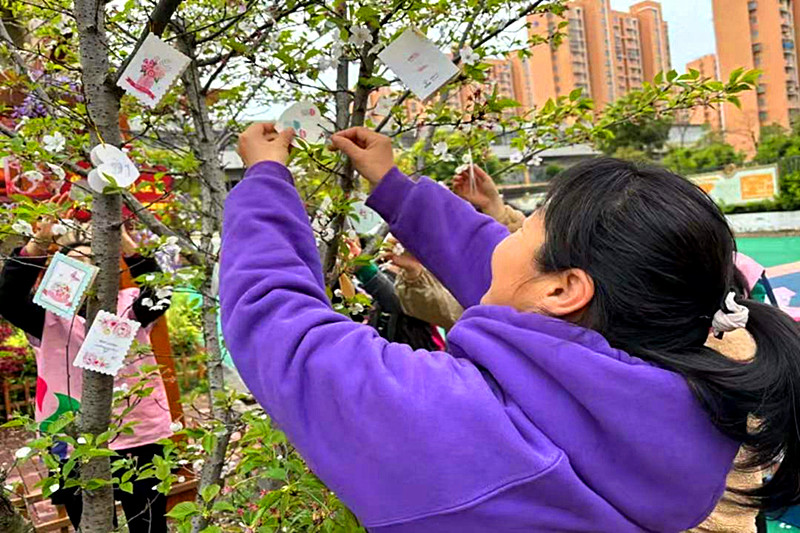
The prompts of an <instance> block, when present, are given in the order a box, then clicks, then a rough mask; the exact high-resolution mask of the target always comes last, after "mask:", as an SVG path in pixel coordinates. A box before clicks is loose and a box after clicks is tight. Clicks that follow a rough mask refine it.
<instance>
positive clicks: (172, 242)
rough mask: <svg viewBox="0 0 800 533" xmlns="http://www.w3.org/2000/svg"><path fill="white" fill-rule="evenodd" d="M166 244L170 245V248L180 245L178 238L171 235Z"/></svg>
mask: <svg viewBox="0 0 800 533" xmlns="http://www.w3.org/2000/svg"><path fill="white" fill-rule="evenodd" d="M166 243H167V244H169V245H170V246H175V245H176V244H178V237H176V236H175V235H170V236H169V237H167V241H166Z"/></svg>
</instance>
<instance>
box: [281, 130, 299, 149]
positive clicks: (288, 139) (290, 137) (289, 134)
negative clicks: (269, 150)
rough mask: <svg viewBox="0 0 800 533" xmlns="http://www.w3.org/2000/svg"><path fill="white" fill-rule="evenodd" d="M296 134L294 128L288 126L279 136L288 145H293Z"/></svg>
mask: <svg viewBox="0 0 800 533" xmlns="http://www.w3.org/2000/svg"><path fill="white" fill-rule="evenodd" d="M295 135H296V134H295V131H294V128H286V129H285V130H283V131H282V132H281V133H280V135H279V137H280V139H281V140H282V141H283V142H284V144H285V145H286V146H291V145H292V142H294V136H295Z"/></svg>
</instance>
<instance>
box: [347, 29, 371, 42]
mask: <svg viewBox="0 0 800 533" xmlns="http://www.w3.org/2000/svg"><path fill="white" fill-rule="evenodd" d="M348 42H349V43H351V44H354V45H356V46H364V44H365V43H370V44H372V32H371V31H369V28H367V27H366V26H353V27H352V28H350V39H349V40H348Z"/></svg>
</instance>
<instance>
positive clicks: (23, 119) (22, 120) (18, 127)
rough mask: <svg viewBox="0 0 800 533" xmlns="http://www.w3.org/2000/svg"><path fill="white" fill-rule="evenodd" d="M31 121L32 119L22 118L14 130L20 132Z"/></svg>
mask: <svg viewBox="0 0 800 533" xmlns="http://www.w3.org/2000/svg"><path fill="white" fill-rule="evenodd" d="M29 120H30V117H22V119H21V120H20V121H19V122H18V123H17V125H16V127H15V128H14V131H19V130H21V129H22V128H24V127H25V126H26V125H27V124H28V121H29Z"/></svg>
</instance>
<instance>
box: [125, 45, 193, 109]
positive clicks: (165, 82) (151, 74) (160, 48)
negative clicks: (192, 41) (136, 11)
mask: <svg viewBox="0 0 800 533" xmlns="http://www.w3.org/2000/svg"><path fill="white" fill-rule="evenodd" d="M188 64H189V58H188V57H186V56H185V55H183V54H182V53H180V52H178V51H177V50H175V49H174V48H173V47H171V46H170V45H168V44H167V43H165V42H164V41H162V40H161V39H159V38H158V37H156V36H155V35H153V34H152V33H151V34H150V35H148V36H147V38H146V39H145V40H144V42H143V43H142V46H141V47H140V48H139V50H138V51H137V52H136V55H135V56H134V57H133V59H132V60H131V62H130V63H128V66H127V68H126V69H125V72H123V73H122V76H120V78H119V81H118V82H117V85H118V86H120V87H122V88H123V89H125V92H127V93H128V94H130V95H131V96H133V97H134V98H136V99H137V100H139V101H140V102H142V103H143V104H144V105H146V106H149V107H153V108H154V107H156V106H157V105H158V103H159V102H160V101H161V99H162V98H163V97H164V95H165V94H166V93H167V90H169V88H170V86H171V85H172V83H173V82H174V81H175V79H176V78H177V77H178V76H180V75H181V72H183V69H185V68H186V66H187V65H188Z"/></svg>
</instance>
